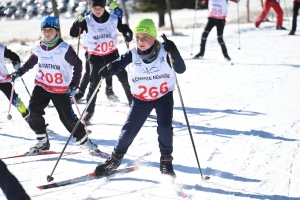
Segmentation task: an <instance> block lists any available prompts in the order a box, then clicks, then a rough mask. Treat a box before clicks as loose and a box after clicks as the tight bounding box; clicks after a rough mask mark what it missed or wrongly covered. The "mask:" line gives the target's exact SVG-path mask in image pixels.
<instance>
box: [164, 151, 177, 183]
mask: <svg viewBox="0 0 300 200" xmlns="http://www.w3.org/2000/svg"><path fill="white" fill-rule="evenodd" d="M172 160H173V157H172V155H171V154H161V157H160V172H161V173H162V174H166V175H169V176H172V177H173V178H176V174H175V172H174V170H173V165H172Z"/></svg>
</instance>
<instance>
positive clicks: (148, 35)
mask: <svg viewBox="0 0 300 200" xmlns="http://www.w3.org/2000/svg"><path fill="white" fill-rule="evenodd" d="M134 33H135V39H136V47H133V48H131V49H130V50H128V51H127V53H126V54H124V55H122V56H121V57H120V58H119V59H118V60H115V61H114V62H112V65H111V68H110V70H108V67H107V66H105V67H103V68H102V69H101V70H100V71H99V73H100V75H101V76H102V77H108V76H112V75H114V74H117V73H119V72H121V71H122V70H124V69H125V67H126V66H127V65H129V66H128V68H127V70H128V81H129V83H130V87H131V93H132V95H133V101H132V105H131V109H130V111H129V115H128V117H127V120H126V122H125V124H124V126H123V128H122V130H121V134H120V136H119V139H118V141H117V144H116V146H115V148H114V152H112V154H111V156H110V158H108V159H107V160H106V161H105V163H103V164H100V165H98V166H97V168H96V170H95V174H96V175H103V174H107V173H109V172H110V171H112V170H114V169H116V168H117V167H118V166H119V165H120V164H121V161H122V159H123V156H124V154H126V152H127V150H128V148H129V146H130V145H131V143H132V142H133V140H134V138H135V137H136V135H137V134H138V132H139V131H140V129H141V128H142V126H143V124H144V123H145V121H146V119H147V117H148V115H149V114H150V112H151V111H152V110H153V109H155V110H156V115H157V124H158V127H157V133H158V143H159V149H160V152H161V157H160V171H161V173H162V174H167V175H170V176H174V177H175V176H176V175H175V173H174V170H173V165H172V160H173V157H172V152H173V127H172V118H173V105H174V100H173V90H174V89H175V82H176V78H175V75H174V72H173V69H172V68H171V64H170V60H169V58H168V55H167V54H168V53H170V54H171V55H172V58H173V60H174V65H173V66H174V70H175V71H176V72H177V73H180V74H181V73H183V72H184V71H185V69H186V66H185V63H184V61H183V59H182V57H181V55H180V53H179V51H178V50H177V47H176V45H175V44H174V42H172V41H170V40H166V41H165V42H164V43H160V42H159V41H158V40H157V39H156V38H157V33H156V28H155V25H154V23H153V21H152V20H151V19H148V18H142V19H141V20H140V21H139V22H138V24H137V26H136V27H135V29H134Z"/></svg>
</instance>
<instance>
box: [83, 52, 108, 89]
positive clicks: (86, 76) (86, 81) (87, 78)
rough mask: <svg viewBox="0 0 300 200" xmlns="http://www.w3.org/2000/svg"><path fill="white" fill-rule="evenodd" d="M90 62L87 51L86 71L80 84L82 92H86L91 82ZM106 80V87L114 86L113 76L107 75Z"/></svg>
mask: <svg viewBox="0 0 300 200" xmlns="http://www.w3.org/2000/svg"><path fill="white" fill-rule="evenodd" d="M90 73H91V70H90V63H89V59H88V53H87V52H85V73H84V74H83V77H82V79H81V82H80V85H79V90H80V91H81V92H82V94H84V93H85V90H86V88H87V86H88V84H89V82H90ZM105 82H106V87H108V86H112V77H107V78H106V79H105Z"/></svg>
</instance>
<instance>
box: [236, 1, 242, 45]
mask: <svg viewBox="0 0 300 200" xmlns="http://www.w3.org/2000/svg"><path fill="white" fill-rule="evenodd" d="M236 4H237V15H238V34H239V48H238V49H239V50H240V49H241V37H240V35H241V33H240V11H239V3H236Z"/></svg>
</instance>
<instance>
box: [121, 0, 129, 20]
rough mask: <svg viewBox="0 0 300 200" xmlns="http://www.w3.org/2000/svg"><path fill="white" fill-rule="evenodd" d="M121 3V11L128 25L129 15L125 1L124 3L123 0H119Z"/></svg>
mask: <svg viewBox="0 0 300 200" xmlns="http://www.w3.org/2000/svg"><path fill="white" fill-rule="evenodd" d="M121 5H122V8H123V12H124V15H125V19H126V24H128V25H129V21H128V19H129V16H128V12H127V9H126V7H125V3H124V0H121Z"/></svg>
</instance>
